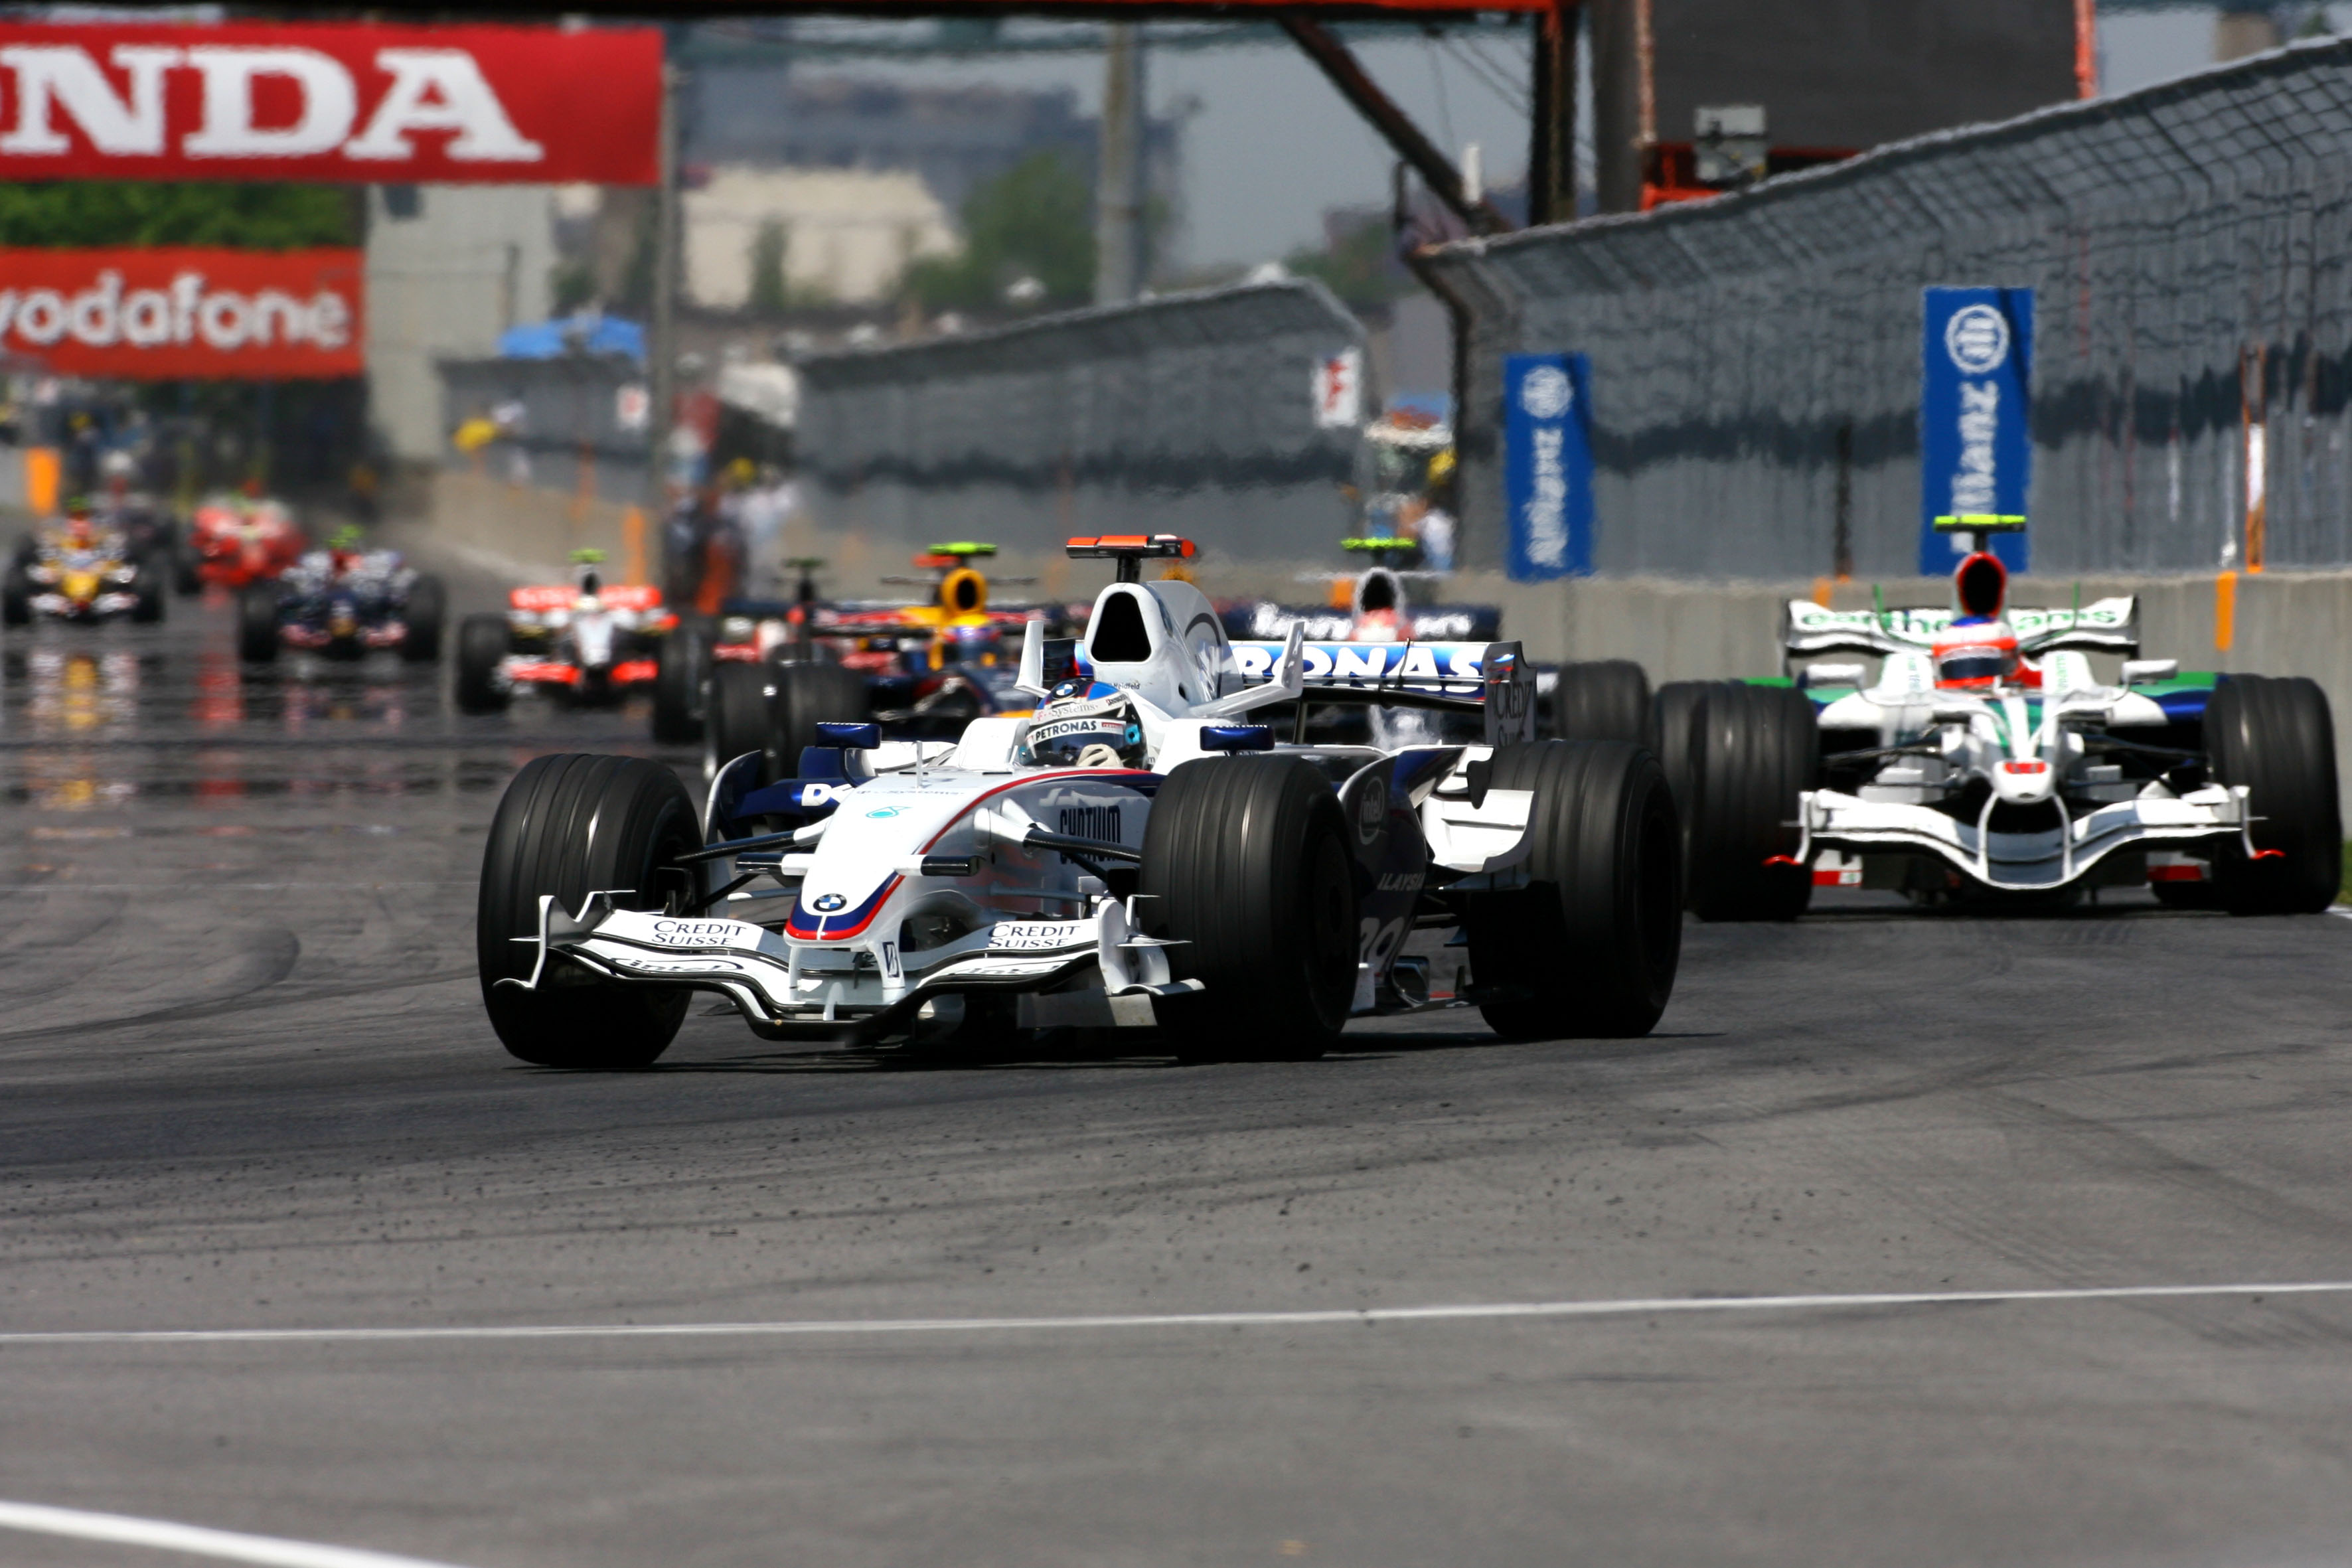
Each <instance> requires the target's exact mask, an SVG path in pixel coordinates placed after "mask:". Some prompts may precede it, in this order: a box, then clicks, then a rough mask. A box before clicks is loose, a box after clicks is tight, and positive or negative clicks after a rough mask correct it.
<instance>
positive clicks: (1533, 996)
mask: <svg viewBox="0 0 2352 1568" xmlns="http://www.w3.org/2000/svg"><path fill="white" fill-rule="evenodd" d="M1488 787H1489V788H1493V789H1524V790H1531V791H1533V792H1534V795H1535V800H1534V802H1533V803H1532V805H1531V807H1530V810H1529V813H1528V834H1529V836H1530V837H1531V838H1532V840H1533V842H1532V843H1531V845H1530V846H1529V849H1530V855H1529V858H1528V874H1529V876H1530V877H1531V878H1532V879H1533V882H1534V885H1533V886H1531V887H1529V888H1528V889H1525V890H1523V891H1518V892H1510V893H1486V894H1479V895H1475V896H1474V897H1472V898H1470V899H1468V900H1465V906H1466V907H1465V910H1464V915H1465V919H1464V926H1465V931H1466V934H1467V935H1468V936H1469V939H1470V973H1471V976H1472V978H1473V980H1474V982H1475V984H1476V985H1477V986H1478V988H1479V990H1480V991H1481V992H1482V993H1485V994H1487V996H1488V997H1489V999H1487V1000H1483V1001H1481V1002H1480V1003H1479V1004H1478V1011H1479V1012H1480V1014H1481V1015H1483V1016H1485V1018H1486V1023H1487V1025H1488V1026H1489V1027H1491V1028H1492V1029H1493V1030H1494V1031H1495V1032H1496V1034H1498V1035H1500V1036H1502V1037H1504V1038H1506V1039H1512V1040H1533V1039H1562V1038H1567V1039H1593V1038H1600V1039H1622V1038H1629V1037H1635V1036H1640V1035H1646V1034H1648V1033H1649V1032H1650V1031H1651V1029H1652V1028H1654V1027H1655V1026H1656V1025H1657V1022H1658V1016H1659V1015H1660V1014H1662V1013H1664V1011H1665V1008H1666V1002H1667V1000H1668V998H1670V997H1671V996H1672V995H1673V994H1674V989H1675V970H1676V968H1677V967H1678V966H1679V964H1680V963H1681V958H1682V940H1683V938H1682V931H1683V911H1682V864H1681V862H1682V833H1681V828H1680V826H1679V825H1678V824H1677V823H1676V821H1675V807H1674V797H1673V795H1672V794H1671V792H1670V791H1669V790H1668V788H1667V785H1666V777H1665V773H1664V771H1663V770H1662V769H1661V768H1660V767H1659V766H1658V762H1657V759H1656V758H1655V757H1653V756H1652V755H1651V754H1650V753H1649V752H1646V751H1644V750H1643V749H1642V748H1641V747H1639V746H1635V745H1633V744H1630V743H1629V742H1623V741H1538V742H1535V743H1534V744H1532V745H1524V746H1505V747H1502V748H1500V749H1499V750H1497V751H1496V752H1495V762H1494V772H1493V773H1492V774H1491V775H1490V777H1489V781H1488Z"/></svg>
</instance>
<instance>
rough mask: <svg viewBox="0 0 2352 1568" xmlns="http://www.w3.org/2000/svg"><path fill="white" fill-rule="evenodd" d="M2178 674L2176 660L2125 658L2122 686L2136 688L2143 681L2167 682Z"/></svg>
mask: <svg viewBox="0 0 2352 1568" xmlns="http://www.w3.org/2000/svg"><path fill="white" fill-rule="evenodd" d="M2179 673H2180V661H2179V659H2177V658H2127V659H2126V660H2124V684H2125V685H2126V686H2137V685H2140V684H2141V683H2143V682H2145V681H2150V680H2169V679H2172V678H2173V677H2174V676H2176V675H2178V674H2179Z"/></svg>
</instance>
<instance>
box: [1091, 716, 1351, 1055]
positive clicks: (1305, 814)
mask: <svg viewBox="0 0 2352 1568" xmlns="http://www.w3.org/2000/svg"><path fill="white" fill-rule="evenodd" d="M1348 831H1349V829H1348V824H1347V822H1346V820H1345V818H1344V817H1343V816H1342V815H1341V813H1340V810H1339V796H1338V795H1336V794H1335V793H1334V792H1333V791H1332V788H1331V785H1330V784H1329V782H1328V780H1326V779H1325V778H1324V776H1323V774H1322V773H1319V772H1318V771H1317V770H1316V768H1315V767H1314V766H1313V765H1312V764H1310V763H1306V762H1304V761H1301V760H1300V759H1298V758H1296V757H1286V756H1280V755H1276V756H1264V757H1214V758H1201V759H1197V760H1195V761H1192V762H1189V763H1181V764H1180V765H1179V766H1178V767H1177V768H1176V769H1175V771H1174V772H1172V773H1170V774H1169V775H1168V778H1167V781H1166V782H1165V783H1163V784H1160V790H1159V794H1158V795H1156V796H1155V797H1154V798H1153V800H1152V804H1151V816H1150V820H1149V821H1148V822H1147V823H1146V825H1145V827H1144V834H1143V864H1142V868H1141V873H1140V875H1139V878H1138V879H1137V884H1136V888H1137V891H1138V892H1139V894H1140V895H1141V896H1142V897H1141V900H1140V902H1139V906H1138V909H1139V914H1140V918H1141V921H1142V923H1143V926H1144V930H1145V932H1146V934H1148V935H1150V936H1156V937H1161V938H1165V939H1167V940H1169V941H1171V942H1180V943H1181V946H1176V947H1171V948H1170V949H1168V950H1167V952H1168V957H1169V963H1170V966H1171V970H1172V971H1173V973H1174V974H1175V976H1176V978H1178V979H1180V980H1185V979H1190V980H1198V981H1200V982H1202V986H1203V989H1202V991H1201V992H1199V993H1197V994H1192V995H1188V996H1178V997H1172V998H1167V999H1163V1000H1162V1001H1161V1002H1160V1003H1159V1004H1158V1011H1159V1014H1160V1023H1161V1025H1162V1026H1164V1027H1165V1028H1166V1029H1167V1030H1168V1031H1169V1034H1170V1035H1171V1037H1173V1039H1174V1041H1175V1045H1176V1054H1177V1055H1178V1056H1180V1057H1181V1058H1185V1059H1188V1060H1195V1061H1200V1060H1212V1059H1224V1060H1239V1061H1307V1060H1312V1059H1313V1058H1316V1057H1319V1056H1321V1055H1322V1054H1323V1053H1324V1052H1325V1051H1326V1050H1328V1049H1329V1048H1330V1047H1331V1046H1332V1045H1333V1044H1335V1043H1336V1042H1337V1041H1338V1040H1339V1031H1340V1029H1341V1027H1342V1026H1345V1025H1346V1023H1347V1021H1348V1014H1349V1010H1350V1009H1351V1008H1352V1007H1353V1005H1354V1003H1355V995H1356V947H1357V935H1358V933H1357V931H1356V881H1355V866H1354V861H1353V858H1352V857H1351V856H1350V855H1349V848H1348Z"/></svg>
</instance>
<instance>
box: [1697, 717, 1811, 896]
mask: <svg viewBox="0 0 2352 1568" xmlns="http://www.w3.org/2000/svg"><path fill="white" fill-rule="evenodd" d="M1699 711H1700V720H1699V724H1698V744H1697V746H1696V748H1695V749H1694V752H1693V755H1694V758H1695V762H1694V764H1693V765H1694V770H1695V772H1696V783H1695V784H1694V787H1693V793H1694V795H1696V797H1697V804H1696V810H1694V811H1693V812H1692V814H1691V827H1690V847H1691V848H1690V860H1691V866H1690V907H1691V909H1692V910H1693V911H1694V912H1695V913H1696V914H1697V916H1698V918H1699V919H1701V920H1703V921H1792V920H1795V919H1796V918H1797V917H1798V916H1799V915H1801V914H1802V913H1804V912H1805V906H1806V905H1807V904H1808V903H1810V902H1811V901H1812V896H1813V875H1812V869H1811V868H1810V867H1807V866H1768V865H1766V864H1765V863H1764V862H1765V861H1766V859H1767V858H1769V857H1772V856H1775V855H1794V854H1795V853H1796V850H1797V840H1798V832H1797V827H1796V816H1797V796H1798V795H1800V794H1801V793H1802V792H1804V791H1806V790H1808V789H1811V787H1812V784H1813V777H1814V774H1815V773H1816V772H1817V771H1818V770H1819V767H1820V763H1821V731H1820V726H1819V725H1818V724H1817V723H1816V722H1815V721H1814V718H1813V705H1812V703H1811V702H1810V701H1808V700H1806V698H1805V694H1804V693H1803V692H1801V691H1799V690H1797V689H1795V688H1794V687H1789V686H1748V685H1743V684H1740V683H1738V682H1736V681H1726V682H1724V683H1722V684H1721V685H1719V686H1717V687H1716V688H1715V689H1712V690H1710V691H1709V692H1708V693H1707V694H1706V701H1705V702H1704V703H1703V704H1702V705H1701V707H1700V710H1699Z"/></svg>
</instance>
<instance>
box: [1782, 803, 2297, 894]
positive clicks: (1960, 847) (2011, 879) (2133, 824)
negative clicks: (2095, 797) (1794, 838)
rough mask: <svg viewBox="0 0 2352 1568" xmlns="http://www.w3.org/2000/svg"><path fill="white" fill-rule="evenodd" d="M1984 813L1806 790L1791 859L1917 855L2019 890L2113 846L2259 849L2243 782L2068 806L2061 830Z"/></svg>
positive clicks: (2067, 878) (2078, 872) (2063, 879)
mask: <svg viewBox="0 0 2352 1568" xmlns="http://www.w3.org/2000/svg"><path fill="white" fill-rule="evenodd" d="M2062 805H2063V803H2062ZM1991 815H1992V814H1991V808H1990V805H1988V806H1987V808H1986V809H1985V811H1984V812H1983V813H1982V814H1981V815H1980V816H1979V817H1978V819H1977V821H1976V822H1974V823H1969V822H1964V821H1961V820H1960V819H1959V818H1958V817H1955V816H1950V815H1948V813H1945V812H1941V811H1937V810H1936V809H1935V808H1934V807H1932V806H1927V805H1905V804H1899V803H1895V802H1888V801H1874V800H1862V799H1859V798H1857V797H1855V796H1853V795H1843V794H1841V793H1839V792H1838V791H1836V790H1826V789H1823V790H1809V791H1807V792H1806V793H1805V794H1803V795H1800V796H1799V797H1798V820H1799V825H1800V826H1801V828H1802V829H1803V837H1802V840H1801V845H1800V847H1799V849H1798V852H1797V855H1796V856H1795V858H1796V859H1797V860H1799V861H1801V862H1802V861H1807V860H1809V859H1810V858H1811V855H1812V853H1813V852H1814V851H1816V850H1820V849H1840V850H1845V851H1848V852H1853V853H1862V854H1868V853H1872V852H1877V853H1880V854H1885V853H1888V852H1891V851H1903V850H1908V851H1914V852H1925V853H1928V854H1933V855H1935V856H1937V857H1939V858H1942V859H1943V860H1945V861H1946V862H1948V864H1950V865H1951V866H1952V867H1953V868H1956V869H1958V870H1959V871H1962V872H1965V873H1966V874H1967V875H1969V876H1970V877H1972V878H1974V879H1976V880H1978V881H1979V882H1981V883H1984V884H1985V885H1986V886H1988V887H1992V888H2000V889H2009V890H2012V891H2020V892H2024V891H2038V890H2042V889H2051V888H2059V887H2063V886H2065V885H2066V884H2067V883H2069V882H2073V881H2075V880H2077V879H2080V878H2081V877H2082V876H2083V875H2084V873H2085V872H2087V871H2088V870H2090V869H2091V868H2092V867H2094V866H2095V865H2097V864H2098V863H2099V862H2100V861H2101V860H2103V859H2105V858H2107V857H2108V856H2110V855H2112V854H2114V853H2115V852H2116V851H2117V850H2119V849H2126V848H2130V847H2135V846H2146V845H2165V846H2176V845H2179V844H2182V843H2184V842H2188V841H2190V840H2195V839H2228V838H2232V837H2234V838H2237V839H2239V840H2240V841H2241V843H2242V844H2243V846H2244V847H2245V849H2246V852H2247V853H2248V854H2249V855H2253V854H2256V853H2258V852H2257V851H2256V850H2255V849H2254V848H2253V846H2252V840H2251V838H2249V837H2247V828H2248V827H2249V826H2251V824H2252V821H2253V818H2252V816H2250V815H2249V814H2248V812H2247V809H2246V791H2245V789H2244V787H2243V786H2239V787H2238V788H2236V789H2230V788H2226V787H2224V786H2221V785H2218V784H2215V785H2209V786H2208V787H2206V788H2204V789H2200V790H2196V791H2193V792H2192V793H2190V794H2189V795H2184V796H2179V797H2177V798H2166V797H2144V798H2140V799H2136V800H2127V801H2118V802H2116V803H2114V804H2112V805H2101V806H2097V807H2095V808H2094V809H2092V810H2089V811H2086V812H2084V813H2083V814H2082V815H2081V816H2075V815H2074V814H2073V813H2072V812H2069V813H2068V815H2067V818H2066V823H2065V826H2064V827H2063V829H2062V828H2057V827H2053V828H2050V829H2047V830H2045V831H2042V832H2039V833H1996V832H1994V831H1992V829H1991V827H1990V818H1991Z"/></svg>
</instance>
